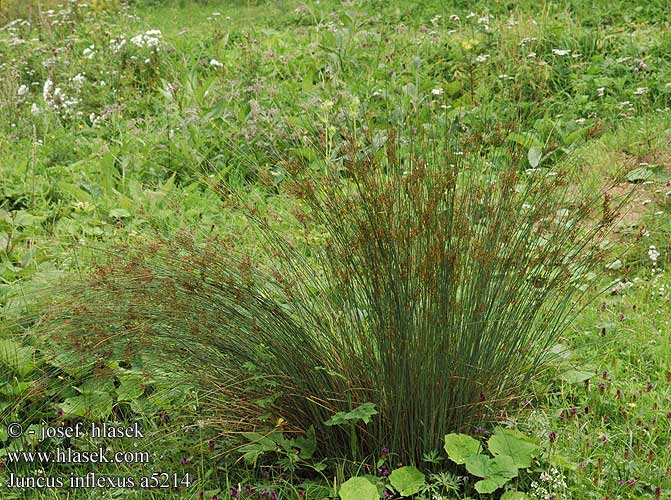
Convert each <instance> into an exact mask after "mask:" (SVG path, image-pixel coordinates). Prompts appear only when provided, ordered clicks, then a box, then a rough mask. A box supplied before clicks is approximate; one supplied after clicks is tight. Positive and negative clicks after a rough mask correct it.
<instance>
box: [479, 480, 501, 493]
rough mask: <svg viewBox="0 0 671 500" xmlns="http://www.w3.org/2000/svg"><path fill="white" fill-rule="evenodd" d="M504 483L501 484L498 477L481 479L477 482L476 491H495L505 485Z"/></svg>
mask: <svg viewBox="0 0 671 500" xmlns="http://www.w3.org/2000/svg"><path fill="white" fill-rule="evenodd" d="M503 484H505V483H503ZM503 484H500V480H499V479H498V478H487V479H481V480H480V481H478V482H477V483H475V491H477V492H478V493H481V494H488V493H494V492H495V491H496V490H498V489H499V488H500V487H501V486H503Z"/></svg>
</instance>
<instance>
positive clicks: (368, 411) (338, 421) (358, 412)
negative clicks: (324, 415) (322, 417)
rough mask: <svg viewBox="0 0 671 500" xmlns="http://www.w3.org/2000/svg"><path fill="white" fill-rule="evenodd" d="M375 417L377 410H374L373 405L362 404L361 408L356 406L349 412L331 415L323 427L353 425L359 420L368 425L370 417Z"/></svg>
mask: <svg viewBox="0 0 671 500" xmlns="http://www.w3.org/2000/svg"><path fill="white" fill-rule="evenodd" d="M373 415H377V410H376V409H375V404H373V403H364V404H362V405H361V406H357V407H356V408H354V409H353V410H352V411H350V412H343V411H339V412H338V413H336V414H335V415H333V416H332V417H331V418H330V419H328V420H327V421H326V422H324V424H325V425H329V426H332V425H342V424H346V423H353V422H357V421H359V420H362V421H363V422H364V423H366V424H369V423H370V420H371V419H370V417H372V416H373Z"/></svg>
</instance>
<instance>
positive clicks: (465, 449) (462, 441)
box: [445, 433, 481, 465]
mask: <svg viewBox="0 0 671 500" xmlns="http://www.w3.org/2000/svg"><path fill="white" fill-rule="evenodd" d="M480 449H481V445H480V442H479V441H478V440H477V439H474V438H472V437H471V436H469V435H467V434H454V433H453V434H448V435H446V436H445V451H446V452H447V456H448V458H449V459H450V460H452V461H453V462H454V463H456V464H459V465H461V464H464V463H466V460H467V459H468V458H469V457H471V456H473V455H477V454H478V453H480Z"/></svg>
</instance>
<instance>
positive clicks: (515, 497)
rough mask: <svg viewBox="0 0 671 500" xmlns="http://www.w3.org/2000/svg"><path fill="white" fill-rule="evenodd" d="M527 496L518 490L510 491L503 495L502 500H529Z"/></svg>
mask: <svg viewBox="0 0 671 500" xmlns="http://www.w3.org/2000/svg"><path fill="white" fill-rule="evenodd" d="M527 498H529V497H527V494H526V493H523V492H521V491H517V490H508V491H506V492H505V493H504V494H503V495H501V500H527Z"/></svg>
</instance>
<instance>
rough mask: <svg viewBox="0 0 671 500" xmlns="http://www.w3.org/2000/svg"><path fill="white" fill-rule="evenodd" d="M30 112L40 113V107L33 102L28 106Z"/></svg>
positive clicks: (35, 114)
mask: <svg viewBox="0 0 671 500" xmlns="http://www.w3.org/2000/svg"><path fill="white" fill-rule="evenodd" d="M30 112H31V113H32V115H33V116H37V115H39V114H40V108H39V107H38V106H37V104H35V103H33V105H32V106H31V107H30Z"/></svg>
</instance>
